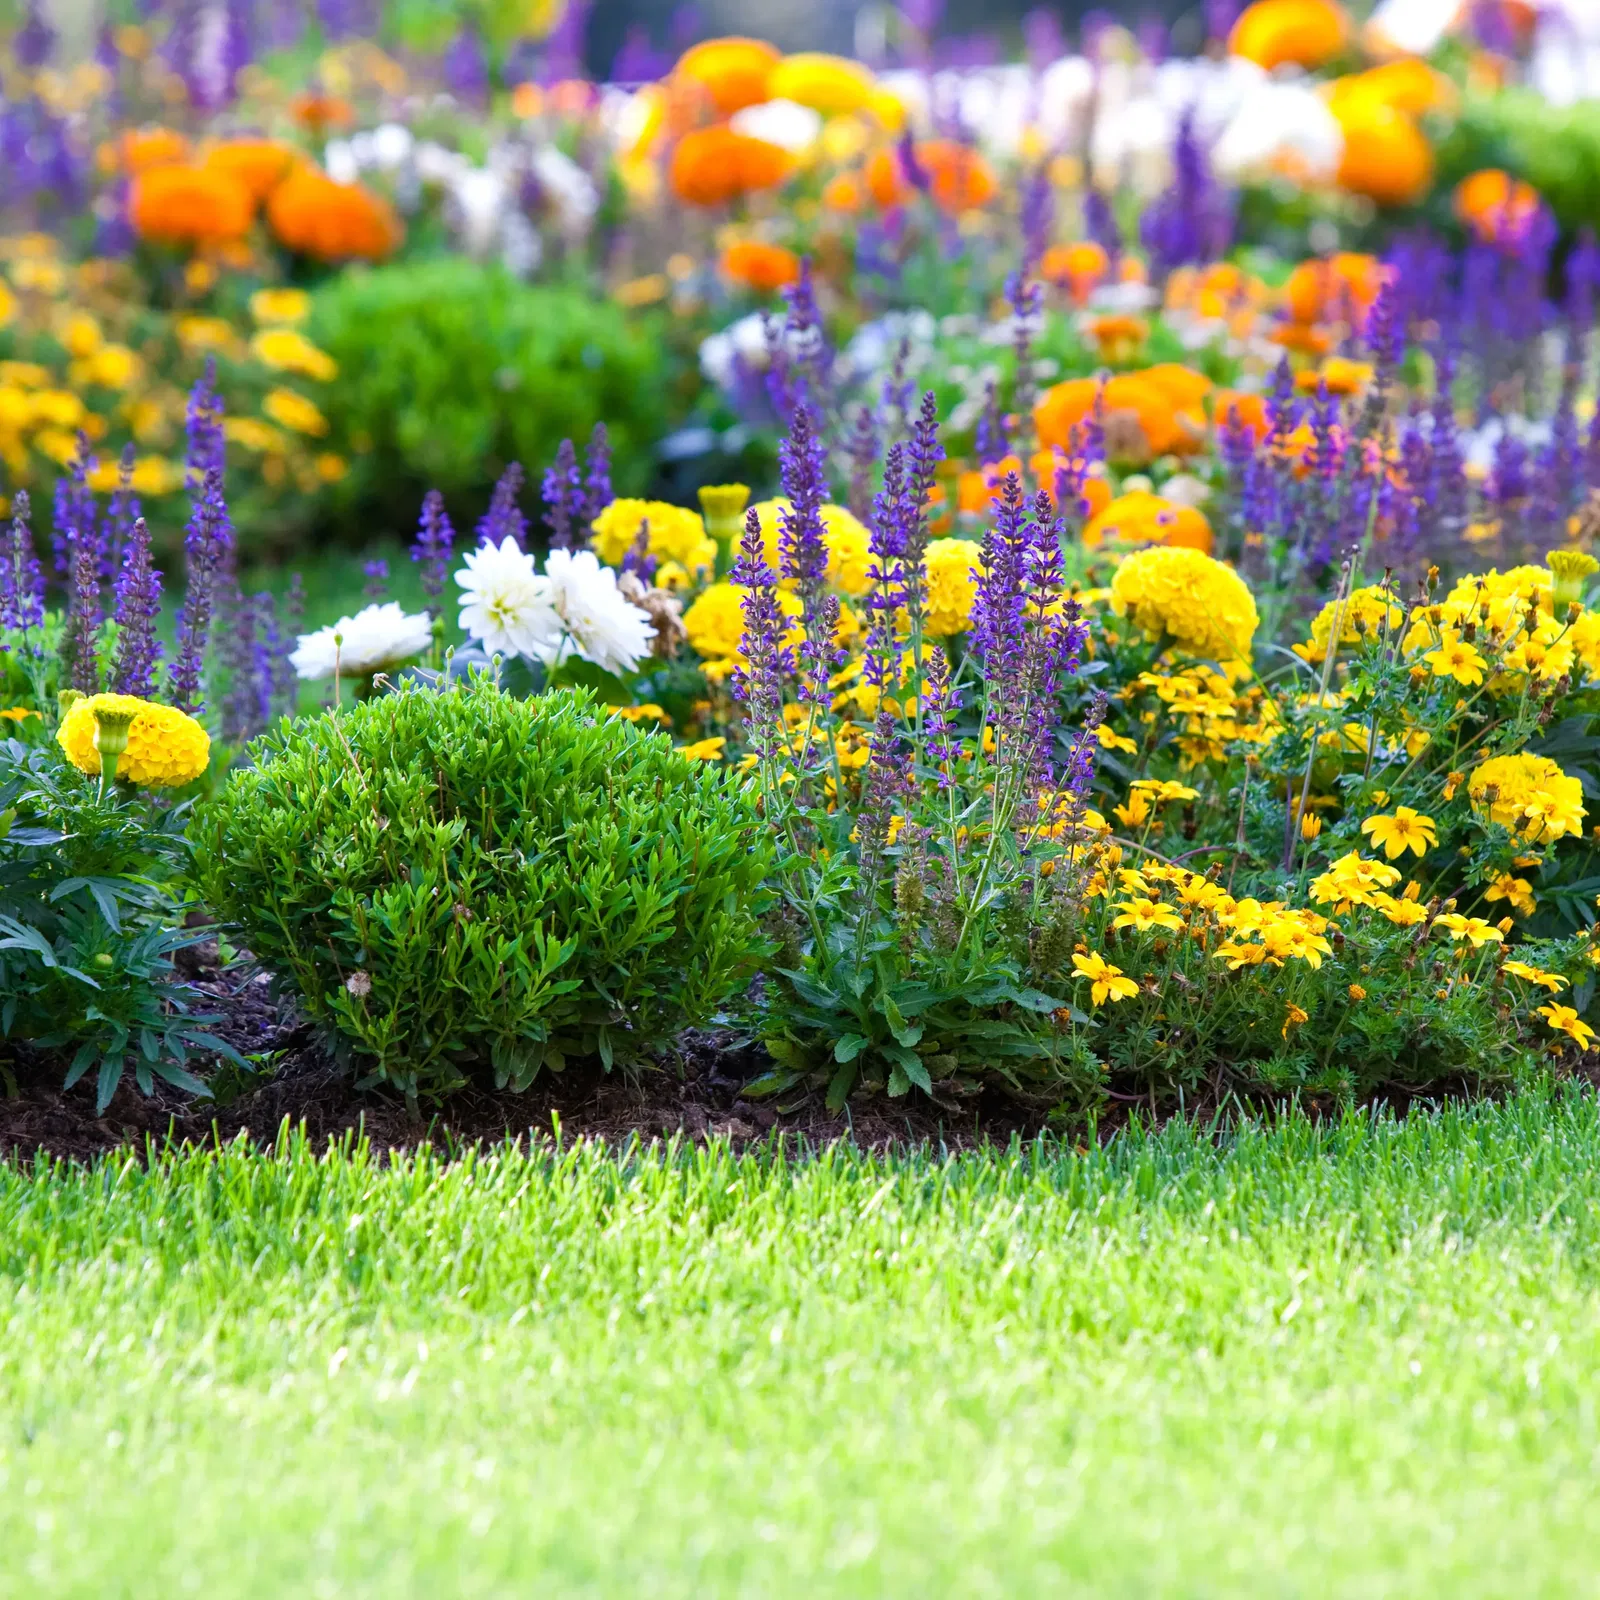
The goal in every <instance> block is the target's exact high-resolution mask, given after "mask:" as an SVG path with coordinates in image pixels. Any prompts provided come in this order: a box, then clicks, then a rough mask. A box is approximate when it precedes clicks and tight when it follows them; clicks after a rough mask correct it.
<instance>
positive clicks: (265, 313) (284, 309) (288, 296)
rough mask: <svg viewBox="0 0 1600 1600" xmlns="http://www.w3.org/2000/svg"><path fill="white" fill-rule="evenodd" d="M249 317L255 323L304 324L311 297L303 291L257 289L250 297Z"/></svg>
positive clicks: (308, 314) (309, 311) (309, 312)
mask: <svg viewBox="0 0 1600 1600" xmlns="http://www.w3.org/2000/svg"><path fill="white" fill-rule="evenodd" d="M250 315H251V316H252V317H254V318H255V319H256V321H257V322H304V321H305V320H306V318H307V317H309V316H310V315H311V296H310V295H308V294H307V293H306V292H305V290H304V289H257V290H256V292H255V293H254V294H253V295H251V296H250Z"/></svg>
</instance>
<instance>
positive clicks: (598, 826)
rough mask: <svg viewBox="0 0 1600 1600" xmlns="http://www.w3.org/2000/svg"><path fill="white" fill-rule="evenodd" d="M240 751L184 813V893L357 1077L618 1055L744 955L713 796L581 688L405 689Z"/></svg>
mask: <svg viewBox="0 0 1600 1600" xmlns="http://www.w3.org/2000/svg"><path fill="white" fill-rule="evenodd" d="M252 750H253V754H254V757H255V764H254V766H253V767H251V768H249V769H247V770H243V771H240V772H236V773H235V774H234V775H233V777H232V778H231V779H230V781H229V784H228V786H227V788H226V790H225V791H224V792H223V793H222V794H221V795H220V796H219V797H218V798H217V799H216V800H215V801H213V802H211V803H210V804H208V805H207V806H206V807H205V808H204V809H203V810H202V812H201V813H200V815H199V817H198V818H197V821H196V824H195V832H196V835H197V840H198V843H197V851H198V857H199V877H200V881H201V883H202V884H203V886H204V892H205V894H206V897H207V899H208V900H209V901H210V903H211V904H212V905H213V906H214V907H215V908H216V909H217V911H218V913H219V914H220V915H221V916H223V917H225V918H226V919H227V920H228V921H229V922H231V923H232V924H233V925H234V926H236V927H237V928H238V929H239V931H240V934H241V936H242V938H243V941H244V943H245V944H246V945H247V946H248V948H249V949H250V950H251V951H252V952H253V953H254V954H255V955H256V956H257V957H258V958H259V959H260V960H261V961H262V962H263V963H264V964H265V965H266V966H267V967H268V968H269V969H271V970H272V971H274V972H276V973H278V974H279V975H280V976H282V977H283V978H284V979H286V980H288V981H289V982H290V983H291V984H292V985H293V987H294V988H295V990H296V991H297V992H298V994H299V996H300V999H301V1003H302V1004H303V1006H304V1007H305V1009H306V1011H307V1012H308V1013H309V1014H310V1015H311V1016H312V1017H313V1018H315V1019H316V1020H317V1021H319V1022H321V1023H324V1024H326V1025H328V1026H330V1027H331V1028H333V1029H335V1030H337V1032H338V1034H339V1035H340V1036H341V1037H342V1038H343V1040H344V1041H346V1042H347V1043H348V1045H349V1046H350V1047H351V1048H352V1049H353V1051H354V1052H355V1054H356V1055H357V1056H358V1057H359V1058H360V1059H361V1061H362V1064H363V1065H364V1066H365V1067H366V1069H367V1076H366V1077H365V1079H364V1082H365V1083H367V1084H375V1083H390V1084H394V1085H396V1086H398V1087H400V1088H403V1089H404V1090H405V1091H406V1093H407V1094H408V1095H411V1096H429V1097H433V1096H437V1095H440V1094H442V1093H444V1092H446V1091H447V1090H450V1089H452V1088H455V1087H457V1086H459V1085H460V1084H462V1083H463V1082H465V1081H466V1079H467V1076H468V1075H469V1074H470V1073H472V1072H473V1071H474V1070H475V1069H478V1068H481V1067H488V1068H489V1069H491V1070H492V1072H493V1077H494V1081H495V1083H496V1084H497V1085H502V1086H503V1085H505V1084H508V1083H509V1084H511V1085H513V1086H515V1087H518V1088H521V1087H524V1086H525V1085H527V1084H528V1083H529V1082H530V1081H531V1080H532V1079H533V1077H534V1075H535V1074H536V1073H537V1072H538V1071H539V1069H540V1068H541V1066H547V1067H549V1068H551V1069H552V1070H560V1069H561V1068H562V1067H563V1066H564V1065H565V1062H566V1058H567V1057H568V1056H569V1055H573V1054H583V1055H593V1054H598V1055H599V1057H600V1058H601V1060H602V1061H603V1062H604V1063H605V1065H606V1066H607V1067H608V1068H609V1067H610V1065H611V1064H612V1061H613V1059H614V1058H615V1057H621V1058H624V1059H637V1058H639V1057H640V1056H642V1055H643V1054H644V1053H645V1052H646V1051H648V1050H650V1049H651V1048H652V1047H654V1046H657V1045H659V1044H661V1043H662V1042H664V1041H665V1040H667V1039H669V1038H671V1037H672V1035H673V1034H674V1033H675V1032H676V1031H677V1030H678V1029H679V1028H681V1027H683V1026H684V1025H685V1024H687V1023H691V1022H694V1021H697V1020H702V1019H704V1018H705V1017H707V1016H708V1015H709V1014H710V1013H711V1012H712V1011H713V1010H714V1009H715V1008H716V1006H717V1005H718V1004H719V1002H721V1001H722V1000H723V999H724V998H726V996H727V995H728V994H729V993H730V992H731V991H732V990H733V989H734V988H735V987H736V985H737V984H738V983H739V981H740V980H741V979H742V978H743V977H745V976H746V975H747V974H748V973H749V972H750V971H751V969H752V967H753V965H754V963H755V961H756V958H757V956H758V954H759V950H760V946H759V942H758V940H757V939H756V936H755V927H754V921H753V908H754V904H755V900H756V897H757V895H758V892H759V889H760V884H761V880H762V878H763V876H764V874H765V872H766V869H767V861H768V852H767V849H766V846H765V844H764V843H763V840H762V836H761V833H760V830H759V829H758V826H757V823H756V819H755V817H754V815H753V813H752V811H751V810H750V808H749V806H748V805H747V804H746V802H745V800H744V799H743V797H742V795H741V794H740V793H739V792H738V789H737V786H736V783H735V782H734V780H732V779H731V778H729V777H728V776H726V775H724V774H722V773H720V772H717V771H714V770H711V769H708V768H703V767H700V768H697V767H694V766H691V764H690V763H688V762H687V761H685V760H684V758H683V757H682V756H680V755H678V754H676V753H675V752H674V751H673V749H672V747H671V745H670V743H669V742H668V741H667V740H666V739H664V738H662V737H660V736H659V735H651V734H645V733H641V732H639V731H638V730H637V729H635V728H633V727H632V726H630V725H629V724H627V723H625V722H623V721H621V720H620V719H614V718H607V717H605V716H604V714H603V713H602V712H601V711H600V710H598V709H597V708H596V706H595V704H594V701H593V698H592V696H590V695H589V694H587V693H586V692H584V691H562V692H557V693H552V694H548V695H544V696H542V697H540V698H537V699H533V700H519V699H516V698H514V697H512V696H511V695H509V694H506V693H503V692H502V691H501V690H500V689H498V688H497V687H495V685H494V684H492V683H491V682H490V681H489V680H488V678H487V677H483V676H477V677H475V678H473V679H472V680H471V681H470V682H469V683H467V684H465V685H464V686H460V687H457V688H453V689H450V690H446V691H443V692H436V691H434V690H432V689H428V688H422V687H416V686H413V687H410V688H407V689H405V690H402V691H400V692H397V693H394V694H390V695H386V696H384V697H382V698H380V699H376V700H372V701H368V702H367V703H365V704H363V705H360V706H358V707H357V708H356V709H355V710H354V711H353V712H349V713H325V714H323V715H321V716H318V717H314V718H310V719H307V720H305V721H302V722H299V723H296V724H292V725H291V724H289V723H284V724H282V725H281V726H280V727H279V729H278V730H277V731H276V732H274V733H271V734H268V735H266V736H264V737H263V738H262V739H260V740H258V741H257V743H256V744H255V745H254V746H253V747H252Z"/></svg>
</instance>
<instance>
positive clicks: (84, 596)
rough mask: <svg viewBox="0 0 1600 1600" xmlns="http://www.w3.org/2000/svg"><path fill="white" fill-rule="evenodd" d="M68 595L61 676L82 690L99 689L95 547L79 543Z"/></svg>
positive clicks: (98, 567)
mask: <svg viewBox="0 0 1600 1600" xmlns="http://www.w3.org/2000/svg"><path fill="white" fill-rule="evenodd" d="M70 593H71V599H70V600H69V602H68V606H67V623H66V628H65V630H64V631H63V633H62V635H61V666H62V677H63V678H65V679H66V680H67V681H68V682H69V683H70V684H71V685H72V687H73V688H74V689H77V690H80V691H81V692H82V693H84V694H98V693H99V690H100V657H99V654H98V648H99V640H100V623H101V621H102V620H103V619H102V617H101V613H100V564H99V562H98V561H96V560H95V554H94V548H93V546H91V545H89V544H79V545H78V546H77V548H76V550H75V552H74V556H73V565H72V585H71V591H70Z"/></svg>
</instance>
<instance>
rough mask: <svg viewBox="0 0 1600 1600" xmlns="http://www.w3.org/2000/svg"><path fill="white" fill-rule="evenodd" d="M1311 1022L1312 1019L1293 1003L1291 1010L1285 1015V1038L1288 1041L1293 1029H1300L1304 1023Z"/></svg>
mask: <svg viewBox="0 0 1600 1600" xmlns="http://www.w3.org/2000/svg"><path fill="white" fill-rule="evenodd" d="M1310 1020H1311V1019H1310V1017H1309V1016H1308V1015H1307V1014H1306V1013H1305V1012H1304V1011H1302V1010H1301V1009H1300V1007H1299V1006H1297V1005H1294V1004H1293V1003H1292V1002H1291V1004H1290V1006H1289V1009H1288V1010H1287V1011H1285V1012H1284V1014H1283V1036H1284V1038H1285V1039H1287V1038H1288V1037H1289V1030H1290V1029H1291V1028H1298V1027H1299V1026H1300V1024H1301V1023H1302V1022H1309V1021H1310Z"/></svg>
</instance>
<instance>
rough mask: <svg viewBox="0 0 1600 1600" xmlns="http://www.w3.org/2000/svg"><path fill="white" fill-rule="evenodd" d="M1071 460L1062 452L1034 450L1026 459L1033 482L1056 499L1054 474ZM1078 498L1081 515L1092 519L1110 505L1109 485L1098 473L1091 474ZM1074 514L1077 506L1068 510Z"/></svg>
mask: <svg viewBox="0 0 1600 1600" xmlns="http://www.w3.org/2000/svg"><path fill="white" fill-rule="evenodd" d="M1070 462H1071V458H1070V457H1069V456H1068V455H1067V453H1066V452H1065V451H1063V450H1055V449H1050V450H1035V451H1034V453H1033V454H1032V455H1031V456H1030V457H1029V458H1028V470H1029V472H1031V473H1032V474H1033V481H1034V482H1035V483H1036V484H1038V486H1039V487H1040V488H1041V489H1043V490H1044V492H1045V493H1046V494H1047V495H1049V496H1050V498H1051V499H1052V500H1054V499H1055V497H1056V473H1057V472H1059V471H1061V470H1062V468H1064V467H1067V466H1069V465H1070ZM1078 498H1079V500H1081V501H1082V502H1083V505H1082V508H1081V514H1082V515H1084V516H1089V517H1092V516H1094V515H1095V514H1096V513H1098V512H1101V511H1104V510H1105V508H1106V507H1107V506H1108V505H1110V503H1111V484H1110V482H1109V481H1108V480H1107V479H1105V478H1103V477H1101V476H1099V473H1098V472H1094V473H1091V474H1090V476H1088V477H1086V478H1085V479H1084V480H1083V486H1082V487H1081V488H1080V489H1079V491H1078ZM1069 509H1070V510H1072V511H1073V512H1074V513H1077V512H1079V511H1080V508H1079V507H1078V506H1072V507H1070V508H1069Z"/></svg>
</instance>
